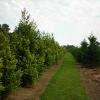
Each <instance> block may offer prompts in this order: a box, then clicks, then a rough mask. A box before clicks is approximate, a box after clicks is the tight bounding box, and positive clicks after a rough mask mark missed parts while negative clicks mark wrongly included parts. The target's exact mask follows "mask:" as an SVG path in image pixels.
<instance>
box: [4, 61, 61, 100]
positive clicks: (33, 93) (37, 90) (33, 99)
mask: <svg viewBox="0 0 100 100" xmlns="http://www.w3.org/2000/svg"><path fill="white" fill-rule="evenodd" d="M62 62H63V60H62V61H59V64H55V65H54V66H52V67H51V68H50V69H48V70H46V71H45V72H44V73H43V74H42V76H41V77H40V79H39V80H38V81H37V82H36V84H35V85H34V86H33V87H31V88H19V89H17V90H16V91H15V92H13V93H12V94H10V95H9V96H8V97H7V98H6V99H5V100H40V96H41V94H42V93H43V92H44V90H45V88H46V87H47V85H48V82H49V81H50V79H51V78H52V76H53V75H54V74H55V73H56V71H57V70H58V69H59V68H60V66H61V64H62Z"/></svg>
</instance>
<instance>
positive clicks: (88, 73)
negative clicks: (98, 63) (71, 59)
mask: <svg viewBox="0 0 100 100" xmlns="http://www.w3.org/2000/svg"><path fill="white" fill-rule="evenodd" d="M77 66H78V70H79V71H80V75H81V80H82V83H83V85H84V87H85V89H86V91H87V94H88V95H89V96H90V99H91V100H100V67H99V68H94V69H88V68H82V67H80V65H77Z"/></svg>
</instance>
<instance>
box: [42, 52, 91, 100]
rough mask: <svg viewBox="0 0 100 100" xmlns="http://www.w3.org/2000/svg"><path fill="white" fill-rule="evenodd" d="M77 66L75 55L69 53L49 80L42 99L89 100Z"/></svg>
mask: <svg viewBox="0 0 100 100" xmlns="http://www.w3.org/2000/svg"><path fill="white" fill-rule="evenodd" d="M75 67H76V66H75V60H74V58H73V56H72V55H71V54H70V53H67V54H66V55H65V57H64V63H63V65H62V66H61V68H60V69H59V70H58V71H57V73H56V74H55V75H54V76H53V78H52V80H51V81H50V82H49V84H48V86H47V88H46V90H45V92H44V94H43V95H42V96H41V100H89V98H88V96H87V94H86V91H85V89H84V87H83V86H82V84H81V80H80V74H79V72H78V71H77V69H76V68H75Z"/></svg>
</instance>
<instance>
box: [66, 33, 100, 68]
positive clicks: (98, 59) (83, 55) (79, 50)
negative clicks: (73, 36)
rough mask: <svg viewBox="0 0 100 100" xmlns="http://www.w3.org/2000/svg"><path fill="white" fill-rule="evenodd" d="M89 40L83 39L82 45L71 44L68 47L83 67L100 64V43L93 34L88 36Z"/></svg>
mask: <svg viewBox="0 0 100 100" xmlns="http://www.w3.org/2000/svg"><path fill="white" fill-rule="evenodd" d="M88 41H89V42H87V41H86V40H83V41H82V42H81V46H80V47H75V46H73V45H71V46H70V45H69V46H67V47H66V48H67V50H69V51H70V52H71V53H72V55H73V56H74V57H75V58H76V60H77V61H78V62H80V63H81V64H82V65H83V67H89V68H95V67H98V66H100V43H99V42H98V41H97V38H96V37H95V36H94V35H93V34H91V35H90V36H89V37H88Z"/></svg>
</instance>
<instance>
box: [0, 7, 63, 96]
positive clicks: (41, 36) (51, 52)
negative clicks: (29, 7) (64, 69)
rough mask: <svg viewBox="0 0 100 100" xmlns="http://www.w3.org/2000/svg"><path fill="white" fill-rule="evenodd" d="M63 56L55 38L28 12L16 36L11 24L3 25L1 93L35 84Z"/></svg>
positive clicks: (16, 29)
mask: <svg viewBox="0 0 100 100" xmlns="http://www.w3.org/2000/svg"><path fill="white" fill-rule="evenodd" d="M63 53H64V49H63V47H61V46H59V44H58V43H57V42H56V41H55V40H54V38H53V35H50V34H49V33H44V32H40V31H39V30H38V29H37V26H36V24H35V23H34V22H31V21H30V15H29V14H28V13H27V11H26V10H25V9H24V11H22V18H21V20H20V22H19V25H18V26H17V27H16V28H15V30H14V31H13V32H12V33H10V32H9V26H8V25H7V24H3V25H0V94H2V93H3V94H4V93H9V92H11V91H13V90H15V89H16V88H18V87H19V86H24V87H29V86H31V85H33V84H34V82H35V81H36V80H37V79H38V78H39V76H40V75H41V73H42V72H43V71H45V69H47V68H49V67H50V66H51V65H53V64H55V63H58V60H59V59H61V57H62V55H63Z"/></svg>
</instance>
